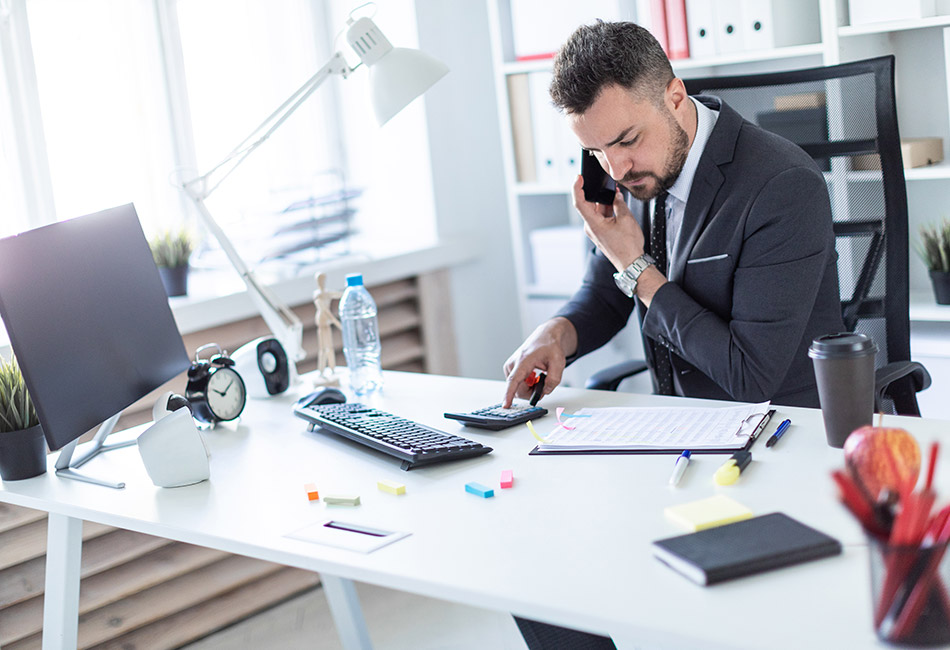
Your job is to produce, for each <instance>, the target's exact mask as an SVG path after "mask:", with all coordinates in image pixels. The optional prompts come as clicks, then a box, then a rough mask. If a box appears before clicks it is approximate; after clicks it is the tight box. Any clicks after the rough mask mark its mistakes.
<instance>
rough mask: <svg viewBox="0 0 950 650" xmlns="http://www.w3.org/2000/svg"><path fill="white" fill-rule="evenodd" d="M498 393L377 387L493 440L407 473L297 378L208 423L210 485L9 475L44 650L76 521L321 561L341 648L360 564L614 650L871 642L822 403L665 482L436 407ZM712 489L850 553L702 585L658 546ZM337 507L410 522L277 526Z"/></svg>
mask: <svg viewBox="0 0 950 650" xmlns="http://www.w3.org/2000/svg"><path fill="white" fill-rule="evenodd" d="M502 390H503V388H502V384H501V382H489V381H482V380H466V379H456V378H448V377H435V376H426V375H416V374H405V373H386V386H385V389H384V393H383V394H382V395H380V396H378V397H377V399H374V400H372V404H373V405H375V406H377V407H379V408H383V409H386V410H389V411H392V412H394V413H397V414H399V415H402V416H405V417H408V418H411V419H414V420H418V421H420V422H423V423H426V424H429V425H431V426H434V427H436V428H441V429H443V430H446V431H461V432H462V435H465V436H467V437H470V438H473V439H476V440H480V441H482V442H484V443H487V444H488V445H490V446H492V447H494V449H495V451H494V452H493V453H491V454H489V455H487V456H483V457H480V458H477V459H471V460H464V461H458V462H452V463H444V464H438V465H435V466H432V467H428V468H421V469H416V470H412V471H410V472H402V471H401V470H399V468H398V463H397V462H396V461H394V460H391V459H390V458H389V457H387V456H384V455H382V454H379V453H377V452H374V451H370V450H367V449H365V448H363V447H361V446H357V445H354V444H352V443H349V442H348V441H345V440H342V439H339V438H336V437H332V436H328V435H326V434H319V433H308V432H307V431H306V426H305V423H304V422H303V421H302V420H299V419H297V418H296V417H294V416H293V415H292V414H291V410H290V405H291V403H292V402H293V401H294V399H295V398H296V397H297V394H288V395H284V396H281V397H279V398H273V399H269V400H254V401H251V402H249V403H248V406H247V408H246V410H245V414H244V416H243V418H242V420H241V423H240V425H239V426H237V427H236V428H228V427H221V428H218V429H216V430H214V431H211V432H209V433H207V434H206V440H207V442H208V445H209V448H210V450H211V454H212V457H211V480H210V482H205V483H202V484H199V485H195V486H190V487H184V488H177V489H160V488H156V487H154V486H153V485H152V483H151V482H150V481H149V479H148V477H147V475H146V474H145V471H144V468H143V467H142V464H141V460H140V458H139V455H138V453H137V451H136V450H135V449H123V450H119V451H114V452H110V453H108V454H105V455H104V456H100V457H99V458H97V459H95V460H94V461H92V462H90V463H89V464H88V465H87V466H85V467H84V468H83V470H85V471H88V472H90V473H95V474H97V475H101V476H108V477H111V478H116V479H122V480H124V481H126V483H127V487H126V488H125V489H124V490H110V489H105V488H101V487H98V486H94V485H88V484H84V483H79V482H76V481H65V480H59V479H57V478H56V477H55V476H54V475H53V474H52V472H50V473H47V474H46V475H44V476H41V477H37V478H34V479H29V480H26V481H19V482H13V483H10V482H8V483H2V484H0V501H5V502H9V503H13V504H17V505H22V506H26V507H30V508H38V509H40V510H45V511H47V512H49V513H50V527H49V550H48V556H47V599H46V602H47V610H46V614H45V620H44V647H47V648H53V647H72V646H73V645H74V644H75V638H76V626H77V623H76V613H77V610H78V583H79V556H80V548H81V542H80V531H81V522H82V521H83V520H88V521H95V522H99V523H102V524H106V525H111V526H117V527H120V528H126V529H129V530H135V531H140V532H143V533H148V534H152V535H158V536H161V537H165V538H169V539H174V540H179V541H183V542H188V543H192V544H198V545H202V546H208V547H213V548H217V549H222V550H226V551H229V552H233V553H238V554H241V555H246V556H250V557H255V558H260V559H264V560H269V561H273V562H278V563H281V564H285V565H290V566H295V567H299V568H303V569H308V570H312V571H318V572H320V573H321V574H322V577H323V580H324V584H325V586H326V589H327V595H328V597H329V598H330V601H331V608H332V609H333V613H334V616H335V618H336V620H337V625H338V629H339V632H340V634H341V637H342V638H343V640H344V644H345V645H347V646H348V647H366V646H368V644H369V639H368V636H367V635H366V632H365V628H364V627H363V626H362V619H361V616H360V613H359V607H358V602H357V601H356V598H355V591H354V590H353V589H352V584H351V583H350V582H349V581H350V580H359V581H365V582H369V583H374V584H377V585H382V586H385V587H389V588H394V589H399V590H403V591H408V592H413V593H417V594H421V595H424V596H429V597H434V598H440V599H445V600H451V601H458V602H462V603H466V604H470V605H474V606H477V607H484V608H489V609H495V610H501V611H507V612H514V613H517V614H519V615H522V616H526V617H529V618H534V619H538V620H545V621H549V622H554V623H559V624H562V625H566V626H570V627H575V628H579V629H586V630H590V631H595V632H600V633H606V634H610V635H612V636H613V637H614V639H615V641H616V642H617V645H618V647H621V648H623V647H633V646H634V645H636V647H661V648H696V647H703V648H717V647H723V648H725V647H729V648H735V647H738V648H761V647H766V646H767V647H770V648H783V647H789V648H791V647H802V646H803V645H804V646H812V647H848V648H856V647H874V646H876V645H877V644H878V643H877V641H876V638H875V636H874V633H873V630H872V627H871V604H870V594H869V591H870V587H869V583H870V580H869V576H868V568H867V556H866V548H865V546H864V539H863V537H862V534H861V531H860V529H859V527H858V526H857V524H856V523H855V522H854V520H853V519H852V517H851V516H850V515H849V514H848V513H846V512H845V511H844V509H843V507H842V506H840V505H839V504H838V502H837V500H836V497H835V489H834V486H833V483H832V481H831V479H830V475H829V472H830V471H831V470H832V469H833V468H837V467H840V466H841V465H842V463H843V458H842V453H841V451H840V450H834V449H831V448H830V447H828V446H827V445H826V444H825V439H824V431H823V428H822V425H821V418H820V413H819V412H818V411H813V410H808V409H793V408H780V409H779V410H778V412H777V413H776V416H775V418H774V419H773V421H772V423H771V424H770V425H769V426H768V428H767V429H766V434H768V433H770V432H771V431H772V430H773V429H774V428H775V426H776V425H777V424H778V422H780V421H781V419H783V418H785V417H790V418H791V419H792V422H793V426H792V428H791V429H790V430H789V431H788V432H787V433H786V435H785V436H784V437H783V439H782V441H781V442H780V443H779V444H778V445H776V446H775V447H774V448H772V449H766V448H765V445H764V441H763V440H759V441H758V442H757V443H756V445H755V447H754V449H753V458H754V460H753V463H752V464H751V465H750V466H749V467H748V468H747V469H746V470H745V472H744V473H743V475H742V477H741V478H740V480H739V482H738V483H737V484H735V485H733V486H730V487H721V488H720V487H716V486H715V485H714V484H713V482H712V474H713V472H714V471H715V469H716V468H717V467H718V466H719V465H720V464H721V463H722V462H723V460H724V457H723V456H694V460H693V462H692V463H691V464H690V467H689V469H688V471H687V473H686V475H685V476H684V478H683V480H682V482H681V484H680V486H679V487H678V488H670V487H669V486H668V485H667V481H668V478H669V474H670V470H671V468H672V465H673V462H674V457H673V456H634V455H618V456H563V457H552V456H528V455H527V454H528V451H530V450H531V449H532V448H533V447H534V444H535V440H534V439H533V438H532V437H531V435H530V434H529V433H528V431H527V429H526V428H525V427H524V426H519V427H516V428H513V429H508V430H506V431H501V432H497V433H492V432H480V431H479V430H475V429H471V430H468V429H466V430H462V429H461V427H459V426H458V425H457V424H456V423H455V422H452V421H448V420H445V419H443V418H442V415H441V414H442V412H443V411H445V410H465V409H472V408H476V407H480V406H487V405H489V404H492V403H495V402H497V401H499V400H500V397H501V394H502ZM298 392H299V393H305V392H307V388H306V387H301V388H300V389H299V391H298ZM670 399H673V400H677V401H676V402H675V403H677V404H690V403H694V401H693V400H682V399H677V398H664V397H654V396H645V395H631V394H614V393H606V392H593V391H583V390H577V389H565V388H559V389H557V390H556V391H555V392H554V393H553V394H552V395H550V396H548V397H546V398H545V400H544V405H545V406H547V407H548V408H549V409H551V410H552V412H553V409H554V407H555V406H564V407H565V408H567V409H568V412H570V411H573V410H575V409H577V408H580V407H582V406H607V405H618V404H623V405H630V406H636V405H656V404H669V403H670V402H669V401H667V400H670ZM695 403H698V404H703V405H708V404H709V403H708V402H701V401H698V400H697V401H695ZM898 421H899V423H900V425H901V426H903V427H905V428H907V429H908V430H910V431H911V432H912V433H913V434H914V435H915V436H916V437H917V438H918V440H919V441H920V442H921V444H922V446H923V445H926V444H927V443H928V442H929V440H931V439H933V438H934V437H935V436H938V435H940V434H941V433H943V432H944V431H945V430H946V429H947V428H948V426H950V424H948V423H946V422H940V421H935V420H919V419H913V418H887V419H886V422H888V423H893V422H898ZM553 422H554V419H553V415H551V416H548V417H547V418H545V419H544V420H540V421H536V426H537V428H538V430H539V431H540V432H542V434H543V433H546V432H547V431H549V430H550V429H551V428H552V427H553ZM116 435H118V436H121V435H122V434H121V433H120V434H116ZM948 467H950V460H947V459H946V458H945V459H944V460H943V463H942V466H941V471H939V472H938V476H937V479H936V487H937V489H938V494H941V495H943V497H944V499H945V498H946V496H947V495H948V494H950V471H948V469H947V468H948ZM503 469H512V470H514V476H515V484H514V488H513V489H510V490H500V489H497V488H498V480H499V476H500V474H501V471H502V470H503ZM383 478H390V479H395V480H397V481H400V482H402V483H405V485H406V486H407V493H406V494H405V495H402V496H393V495H390V494H386V493H383V492H380V491H379V490H377V488H376V481H377V480H379V479H383ZM469 481H478V482H480V483H483V484H485V485H489V486H492V487H494V488H496V490H495V497H494V498H491V499H482V498H479V497H476V496H473V495H471V494H467V493H466V492H465V491H464V485H465V483H467V482H469ZM309 482H314V483H316V485H317V487H318V489H319V490H320V492H321V494H326V493H333V492H340V493H355V494H359V495H360V496H361V498H362V505H361V506H359V507H357V508H347V507H328V506H326V505H325V504H323V502H320V503H316V502H313V503H311V502H308V501H307V498H306V495H305V493H304V488H303V486H304V484H305V483H309ZM716 492H722V493H725V494H728V495H730V496H732V497H734V498H735V499H737V500H738V501H740V502H742V503H744V504H746V505H747V506H749V507H750V508H752V510H753V511H754V512H755V513H756V514H764V513H767V512H772V511H776V510H780V511H784V512H786V513H788V514H789V515H791V516H793V517H796V518H798V519H800V520H801V521H803V522H805V523H807V524H810V525H813V526H815V527H817V528H819V529H821V530H823V531H825V532H827V533H829V534H831V535H833V536H835V537H837V538H838V539H839V540H840V541H841V542H842V543H843V544H844V546H845V551H844V554H843V555H842V556H839V557H835V558H829V559H825V560H820V561H817V562H812V563H809V564H805V565H801V566H798V567H793V568H788V569H783V570H780V571H774V572H771V573H767V574H762V575H758V576H753V577H749V578H744V579H741V580H736V581H733V582H728V583H724V584H721V585H717V586H714V587H710V588H702V587H699V586H697V585H695V584H693V583H692V582H690V581H688V580H687V579H685V578H684V577H682V576H680V575H679V574H677V573H675V572H673V571H672V570H670V569H669V568H667V567H666V566H665V565H663V564H661V563H660V562H658V561H657V560H656V559H655V558H654V557H653V556H652V553H651V549H650V543H651V542H652V541H653V540H654V539H658V538H660V537H665V536H669V535H673V534H677V533H680V532H681V531H680V530H679V529H677V528H676V527H675V526H674V525H673V524H671V523H670V522H668V521H667V520H666V519H665V518H664V516H663V508H664V507H665V506H667V505H670V504H675V503H681V502H685V501H690V500H693V499H697V498H702V497H706V496H710V495H712V494H714V493H716ZM328 516H332V517H335V518H338V519H341V520H343V521H347V522H353V523H359V524H365V525H367V526H372V527H380V528H384V529H390V530H405V531H409V532H411V533H412V534H411V536H409V537H407V538H405V539H403V540H400V541H397V542H395V543H394V544H392V545H390V546H387V547H385V548H382V549H380V550H377V551H375V552H373V553H370V554H368V555H362V554H357V553H354V552H351V551H347V550H342V549H337V548H331V547H327V546H322V545H317V544H312V543H307V542H302V541H297V540H293V539H289V538H287V537H285V536H284V535H285V534H286V533H289V532H291V531H294V530H296V529H299V528H301V527H302V526H305V525H307V524H309V523H316V522H318V521H321V520H322V519H325V518H327V517H328ZM59 603H65V606H63V607H59V606H58V604H59ZM419 633H420V635H424V634H425V631H424V630H420V632H419Z"/></svg>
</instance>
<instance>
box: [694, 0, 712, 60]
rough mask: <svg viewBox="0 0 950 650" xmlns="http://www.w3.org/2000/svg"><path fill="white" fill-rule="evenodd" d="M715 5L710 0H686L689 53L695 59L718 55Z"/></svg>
mask: <svg viewBox="0 0 950 650" xmlns="http://www.w3.org/2000/svg"><path fill="white" fill-rule="evenodd" d="M715 24H716V21H715V5H714V3H713V2H710V0H686V27H687V30H688V31H687V33H688V36H687V40H688V42H689V53H690V56H691V57H692V58H693V59H697V60H698V59H705V58H709V57H713V56H716V54H718V53H719V46H718V45H717V43H716V29H715Z"/></svg>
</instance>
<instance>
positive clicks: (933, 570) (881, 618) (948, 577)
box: [869, 539, 950, 646]
mask: <svg viewBox="0 0 950 650" xmlns="http://www.w3.org/2000/svg"><path fill="white" fill-rule="evenodd" d="M869 542H870V543H869V551H870V554H869V558H870V562H871V602H872V607H873V609H874V611H873V616H874V629H875V632H877V635H878V638H880V639H881V640H882V641H887V642H888V643H895V644H898V645H911V646H933V645H943V644H946V643H950V590H948V585H950V557H948V556H947V552H946V551H947V542H943V543H938V544H934V545H933V546H930V547H926V546H892V545H890V544H887V543H885V542H881V541H880V540H877V539H870V540H869Z"/></svg>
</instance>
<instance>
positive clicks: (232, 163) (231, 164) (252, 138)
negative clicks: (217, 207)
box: [183, 52, 355, 199]
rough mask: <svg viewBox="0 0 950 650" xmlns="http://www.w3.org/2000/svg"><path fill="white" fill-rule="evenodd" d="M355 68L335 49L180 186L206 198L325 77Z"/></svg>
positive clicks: (190, 193) (189, 192)
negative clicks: (206, 167) (221, 155)
mask: <svg viewBox="0 0 950 650" xmlns="http://www.w3.org/2000/svg"><path fill="white" fill-rule="evenodd" d="M354 69H355V68H350V66H349V65H348V64H347V62H346V59H344V58H343V54H342V53H341V52H337V53H335V54H334V55H333V56H332V57H330V60H329V61H327V63H326V64H325V65H324V66H323V67H322V68H320V69H319V70H317V72H316V73H315V74H314V75H313V76H312V77H310V78H309V79H308V80H307V81H306V82H305V83H304V85H302V86H301V87H300V88H298V89H297V90H296V91H294V94H292V95H291V96H290V97H288V98H287V99H286V100H285V101H284V103H283V104H281V105H280V106H279V107H278V108H277V110H276V111H274V112H273V113H271V115H269V116H268V117H267V119H266V120H264V121H263V122H262V123H261V124H260V125H258V127H257V128H256V129H254V130H253V131H251V133H250V135H248V136H247V137H246V138H244V139H243V140H241V142H240V143H239V144H238V145H237V146H236V147H235V148H234V150H233V151H231V153H229V154H228V155H227V156H225V158H224V159H223V160H222V161H221V162H219V163H218V164H217V165H215V166H214V167H212V168H211V169H210V170H208V171H207V172H205V173H204V174H202V175H201V176H198V177H197V178H194V179H192V180H190V181H186V182H185V183H183V187H184V188H185V191H186V192H187V193H188V195H189V196H199V197H200V198H201V199H206V198H208V196H210V195H211V193H212V192H214V190H215V189H217V187H218V186H219V185H220V184H221V183H222V181H224V179H225V178H227V177H228V176H230V175H231V173H232V172H233V171H234V170H235V169H237V167H238V166H239V165H240V164H241V163H242V162H244V159H245V158H247V157H248V156H250V155H251V154H252V153H253V152H254V151H255V150H256V149H257V148H258V147H259V146H261V145H262V144H264V143H265V142H266V141H267V140H268V139H270V137H271V135H273V133H274V131H276V130H277V129H279V128H280V126H281V125H282V124H283V123H284V122H285V121H287V118H289V117H290V116H291V115H293V114H294V112H296V110H297V109H298V108H300V106H301V104H303V103H304V102H305V101H307V99H308V98H309V97H310V95H312V94H313V92H314V91H315V90H316V89H317V88H319V87H320V86H321V85H322V84H323V82H324V81H326V80H327V79H329V78H330V76H331V75H334V74H339V75H342V76H343V78H344V79H345V78H346V77H347V75H349V73H350V72H352V71H353V70H354ZM222 169H224V171H223V172H221V175H220V178H218V179H217V180H216V181H214V183H213V184H211V177H212V176H213V175H214V174H215V173H216V172H218V171H219V170H222Z"/></svg>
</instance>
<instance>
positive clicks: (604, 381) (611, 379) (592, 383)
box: [584, 359, 647, 391]
mask: <svg viewBox="0 0 950 650" xmlns="http://www.w3.org/2000/svg"><path fill="white" fill-rule="evenodd" d="M646 369H647V363H646V361H641V360H639V359H633V360H631V361H623V362H621V363H617V364H614V365H612V366H608V367H607V368H604V369H603V370H599V371H597V372H595V373H594V374H593V375H591V376H590V377H588V378H587V383H586V384H585V385H584V388H591V389H594V390H612V391H616V390H617V387H618V386H620V382H622V381H623V380H624V379H626V378H627V377H632V376H634V375H636V374H639V373H641V372H643V371H644V370H646Z"/></svg>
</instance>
